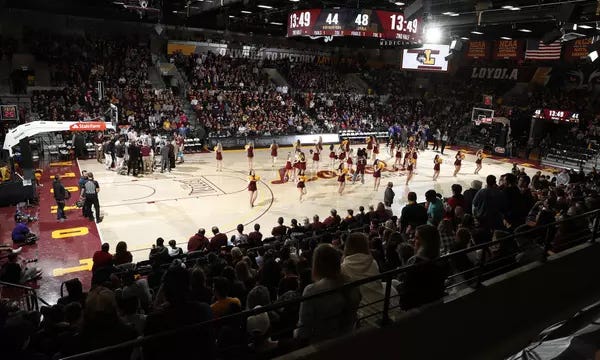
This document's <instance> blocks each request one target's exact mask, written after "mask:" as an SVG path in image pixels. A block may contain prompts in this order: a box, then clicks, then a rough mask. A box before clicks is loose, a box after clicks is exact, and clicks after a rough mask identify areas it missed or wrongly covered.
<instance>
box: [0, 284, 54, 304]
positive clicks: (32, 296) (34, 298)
mask: <svg viewBox="0 0 600 360" xmlns="http://www.w3.org/2000/svg"><path fill="white" fill-rule="evenodd" d="M2 286H4V287H7V288H14V289H20V290H25V291H26V292H27V297H28V298H27V305H28V310H35V311H38V310H39V303H38V302H41V303H42V304H44V305H45V306H51V305H50V303H48V302H47V301H46V300H44V299H42V298H41V297H39V296H38V295H37V291H36V290H35V289H34V288H32V287H30V286H25V285H21V284H14V283H9V282H6V281H0V287H2ZM30 300H31V302H30Z"/></svg>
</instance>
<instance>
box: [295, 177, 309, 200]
mask: <svg viewBox="0 0 600 360" xmlns="http://www.w3.org/2000/svg"><path fill="white" fill-rule="evenodd" d="M298 175H299V176H298V182H297V183H296V188H297V189H298V192H299V193H300V199H299V200H300V202H302V200H303V199H302V198H303V197H304V195H306V181H307V179H308V178H307V177H306V176H305V175H304V171H301V172H300V174H298Z"/></svg>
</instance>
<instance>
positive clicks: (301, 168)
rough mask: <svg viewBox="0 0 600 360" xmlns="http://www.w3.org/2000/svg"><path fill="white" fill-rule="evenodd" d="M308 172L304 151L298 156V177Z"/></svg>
mask: <svg viewBox="0 0 600 360" xmlns="http://www.w3.org/2000/svg"><path fill="white" fill-rule="evenodd" d="M305 172H306V155H304V153H303V152H302V151H300V153H299V154H298V175H300V174H301V173H302V174H304V173H305Z"/></svg>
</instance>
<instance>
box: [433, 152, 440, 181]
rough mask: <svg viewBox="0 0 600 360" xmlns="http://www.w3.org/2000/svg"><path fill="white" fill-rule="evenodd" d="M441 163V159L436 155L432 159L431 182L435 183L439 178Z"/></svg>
mask: <svg viewBox="0 0 600 360" xmlns="http://www.w3.org/2000/svg"><path fill="white" fill-rule="evenodd" d="M441 163H442V158H441V157H440V156H439V155H436V156H435V157H434V158H433V181H436V180H437V178H438V176H440V164H441Z"/></svg>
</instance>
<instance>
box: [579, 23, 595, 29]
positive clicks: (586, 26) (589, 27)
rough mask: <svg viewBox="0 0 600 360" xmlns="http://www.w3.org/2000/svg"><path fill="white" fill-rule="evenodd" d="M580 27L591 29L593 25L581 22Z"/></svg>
mask: <svg viewBox="0 0 600 360" xmlns="http://www.w3.org/2000/svg"><path fill="white" fill-rule="evenodd" d="M579 27H580V28H582V29H591V28H592V27H591V26H589V25H586V24H581V25H579Z"/></svg>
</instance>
